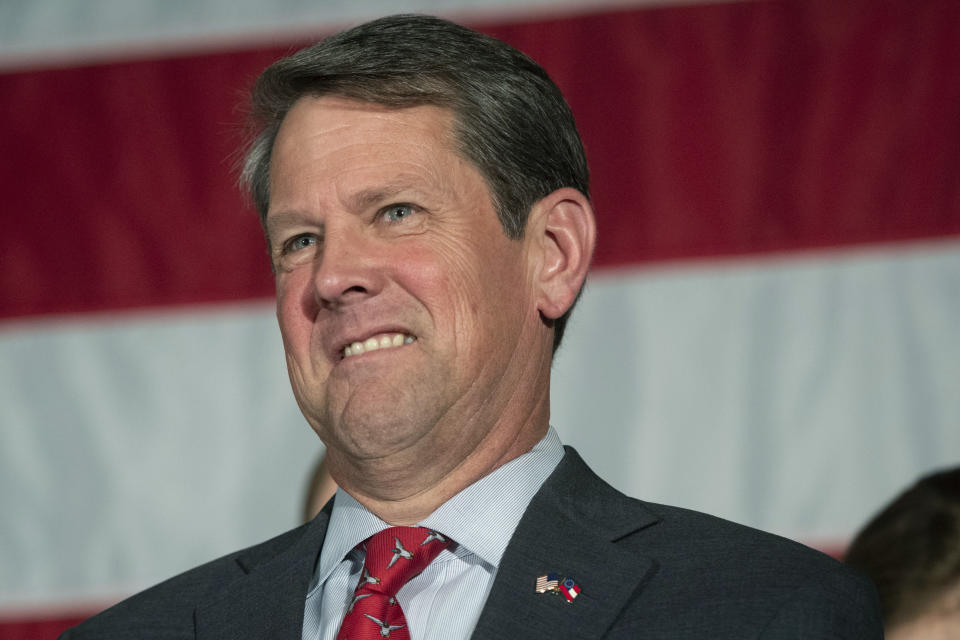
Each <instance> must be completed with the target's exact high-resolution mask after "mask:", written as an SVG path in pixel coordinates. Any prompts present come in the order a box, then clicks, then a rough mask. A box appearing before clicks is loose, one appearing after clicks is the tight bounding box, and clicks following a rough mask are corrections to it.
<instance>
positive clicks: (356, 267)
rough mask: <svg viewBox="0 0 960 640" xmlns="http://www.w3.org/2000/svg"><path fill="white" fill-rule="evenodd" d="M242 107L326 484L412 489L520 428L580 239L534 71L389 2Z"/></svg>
mask: <svg viewBox="0 0 960 640" xmlns="http://www.w3.org/2000/svg"><path fill="white" fill-rule="evenodd" d="M255 106H256V109H257V113H259V115H260V118H261V121H262V125H263V126H264V127H265V129H264V132H263V133H262V134H261V135H260V137H259V138H258V140H257V142H256V143H255V144H254V146H253V147H252V150H251V152H250V155H249V158H248V163H247V179H248V180H249V182H250V184H251V187H252V190H253V194H254V198H255V200H256V201H257V206H258V207H259V209H260V214H261V219H262V221H263V224H264V229H265V231H266V234H267V240H268V243H269V245H270V254H271V259H272V263H273V267H274V270H275V274H276V287H277V316H278V319H279V323H280V329H281V334H282V337H283V341H284V350H285V351H286V357H287V366H288V370H289V374H290V379H291V383H292V386H293V390H294V395H295V396H296V398H297V401H298V403H299V405H300V408H301V410H302V411H303V413H304V415H305V416H306V418H307V420H308V421H309V422H310V424H311V426H313V428H314V430H315V431H317V433H318V434H319V435H320V436H321V438H322V439H323V440H324V442H325V443H326V444H327V452H328V460H329V464H330V470H331V473H332V475H333V476H334V478H336V480H337V482H338V483H339V484H340V485H341V486H343V487H344V489H346V490H347V491H349V492H351V493H352V494H353V495H354V496H355V497H357V498H358V499H361V501H362V500H363V496H364V495H366V496H367V498H369V499H370V500H371V501H373V500H382V501H383V502H384V503H385V504H390V505H395V504H397V503H398V502H400V501H403V500H404V499H406V498H410V497H415V496H422V495H425V493H429V492H431V491H432V492H433V493H431V494H430V495H431V496H433V497H432V498H429V499H424V500H421V501H420V502H421V503H430V502H431V500H433V501H434V502H435V500H434V499H446V498H448V497H449V496H450V495H452V492H455V491H458V490H459V489H462V488H463V487H464V486H467V484H469V483H471V482H473V481H475V480H476V479H477V478H479V477H481V476H483V475H485V474H486V473H489V472H490V471H491V470H492V469H494V468H496V467H497V466H499V465H501V464H503V463H505V462H507V461H508V460H510V459H512V458H513V457H516V456H517V455H520V454H521V453H523V452H525V451H526V450H528V449H529V448H530V447H531V446H533V444H534V443H535V442H536V441H537V440H538V439H539V438H540V437H542V435H543V433H544V432H545V431H546V428H547V423H548V419H549V381H550V365H551V360H552V352H553V349H554V347H555V344H556V342H557V336H558V335H559V333H560V331H559V330H558V331H554V328H553V325H554V323H557V322H558V321H559V320H560V319H561V318H564V317H565V315H566V314H567V313H568V312H569V309H570V308H571V307H572V305H573V304H574V302H575V300H576V297H577V295H578V293H579V291H580V289H581V287H582V284H583V279H584V277H585V275H586V271H587V268H588V267H589V262H590V257H591V255H592V251H593V244H594V235H595V230H594V221H593V214H592V210H591V207H590V202H589V200H588V198H587V196H586V193H585V192H586V169H585V167H584V166H583V154H582V150H581V148H580V144H579V140H578V139H577V136H576V130H575V129H574V128H573V121H572V118H571V117H570V113H569V111H568V109H567V107H566V105H565V104H564V102H563V99H562V97H561V96H560V94H559V92H557V89H556V88H555V87H554V86H553V85H552V83H550V81H549V79H548V78H547V77H546V75H545V74H544V72H543V71H542V70H540V69H539V67H537V66H536V65H535V64H534V63H532V62H531V61H529V60H528V59H527V58H525V57H524V56H522V54H520V53H518V52H516V51H514V50H513V49H511V48H510V47H508V46H507V45H505V44H503V43H500V42H497V41H495V40H492V39H490V38H487V37H485V36H481V35H479V34H476V33H474V32H471V31H469V30H466V29H463V28H462V27H459V26H456V25H453V24H450V23H447V22H443V21H440V20H436V19H434V18H426V17H404V16H400V17H396V18H387V19H384V20H379V21H376V22H374V23H370V24H367V25H363V26H360V27H357V28H356V29H353V30H351V31H348V32H346V33H344V34H340V35H337V36H334V37H333V38H330V39H328V40H325V41H323V42H321V43H319V44H317V45H314V46H313V47H310V48H309V49H306V50H304V51H302V52H300V53H297V54H295V55H294V56H292V57H291V58H288V59H286V60H281V61H280V62H278V63H276V64H275V65H274V66H272V67H271V68H270V69H268V70H267V71H266V72H265V73H264V75H263V76H262V77H261V79H260V81H259V82H258V84H257V89H256V90H255ZM556 130H560V131H561V133H557V132H556ZM560 156H563V157H566V158H567V160H568V161H562V160H560V159H558V158H559V157H560ZM559 324H561V325H562V322H560V323H559ZM561 328H562V327H561ZM374 478H375V479H376V481H374ZM378 487H379V488H378ZM365 504H368V508H371V507H370V505H371V504H373V503H372V502H370V503H365ZM407 504H409V501H408V502H407ZM408 515H409V512H408ZM395 517H397V518H401V517H406V516H395Z"/></svg>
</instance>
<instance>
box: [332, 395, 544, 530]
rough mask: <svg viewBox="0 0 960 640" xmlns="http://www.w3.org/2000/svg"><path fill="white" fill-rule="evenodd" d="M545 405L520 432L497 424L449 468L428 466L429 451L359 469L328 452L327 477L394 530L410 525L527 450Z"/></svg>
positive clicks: (537, 436) (537, 434)
mask: <svg viewBox="0 0 960 640" xmlns="http://www.w3.org/2000/svg"><path fill="white" fill-rule="evenodd" d="M549 402H550V401H549V392H547V393H545V394H544V396H543V397H542V398H541V400H540V402H538V403H536V405H535V406H534V407H532V408H531V410H530V411H529V412H527V415H526V416H524V420H523V421H522V423H521V426H520V428H517V426H516V424H517V423H516V422H512V423H511V422H510V421H509V419H507V420H506V421H503V420H502V421H500V422H498V424H497V425H496V426H495V427H494V428H493V429H490V430H489V431H488V432H487V435H486V436H485V437H484V438H483V439H482V440H481V441H480V443H479V444H478V445H477V446H476V447H474V448H473V450H472V451H470V452H469V453H468V454H467V455H466V456H465V457H463V458H462V459H460V460H459V461H457V462H456V463H455V464H450V465H449V467H448V468H444V467H439V468H437V467H436V466H433V467H431V465H430V464H429V461H432V460H435V459H436V458H435V457H434V456H432V455H431V453H432V452H430V451H426V452H423V451H421V452H410V453H411V454H412V455H410V456H404V458H406V459H404V460H401V461H400V463H399V464H391V463H390V462H389V461H385V460H382V459H381V460H378V461H375V462H376V464H374V465H369V464H368V465H359V466H355V465H352V464H350V461H344V460H340V459H339V458H338V457H337V456H336V452H333V451H328V455H329V456H330V457H329V458H328V461H329V462H330V469H331V473H332V474H333V475H334V477H335V478H338V482H339V484H340V486H341V487H342V488H343V489H344V491H346V492H347V493H349V494H350V495H351V496H353V497H354V498H355V499H356V500H357V502H359V503H360V504H362V505H363V506H364V507H366V508H367V509H368V510H369V511H370V512H371V513H373V514H375V515H376V516H377V517H379V518H380V519H381V520H383V521H385V522H387V523H388V524H391V525H395V526H408V525H413V524H416V523H417V522H420V521H422V520H423V519H425V518H426V517H427V516H429V515H430V514H431V513H433V512H434V511H436V510H437V508H439V507H440V505H442V504H443V503H444V502H446V501H447V500H449V499H450V498H452V497H453V496H455V495H456V494H457V493H459V492H460V491H462V490H463V489H465V488H467V487H468V486H470V485H471V484H473V483H474V482H477V481H478V480H480V479H481V478H483V477H485V476H487V475H489V474H491V473H493V472H494V471H495V470H497V469H498V468H500V467H501V466H503V465H504V464H506V463H508V462H510V461H511V460H513V459H515V458H517V457H519V456H521V455H523V454H525V453H527V452H528V451H530V450H531V449H532V448H533V447H534V445H536V444H537V443H538V442H539V441H540V440H541V439H542V438H543V436H544V435H546V433H547V429H548V427H549ZM511 424H512V425H513V426H512V427H511ZM438 462H440V463H442V462H443V460H439V461H438ZM344 463H346V464H344Z"/></svg>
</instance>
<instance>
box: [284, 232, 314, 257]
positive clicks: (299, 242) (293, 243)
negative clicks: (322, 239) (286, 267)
mask: <svg viewBox="0 0 960 640" xmlns="http://www.w3.org/2000/svg"><path fill="white" fill-rule="evenodd" d="M315 244H317V236H315V235H313V234H311V233H301V234H300V235H298V236H294V237H292V238H291V239H289V240H287V242H286V243H285V244H284V247H283V249H284V252H285V253H295V252H297V251H302V250H303V249H306V248H308V247H312V246H313V245H315Z"/></svg>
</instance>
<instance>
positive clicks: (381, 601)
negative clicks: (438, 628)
mask: <svg viewBox="0 0 960 640" xmlns="http://www.w3.org/2000/svg"><path fill="white" fill-rule="evenodd" d="M448 544H449V542H448V541H447V539H446V538H445V537H444V536H442V535H440V534H439V533H437V532H436V531H431V530H430V529H425V528H423V527H390V528H389V529H384V530H383V531H381V532H380V533H378V534H376V535H373V536H371V537H369V538H367V541H366V542H365V543H364V545H363V546H364V547H365V548H366V552H367V557H366V559H365V560H364V562H363V571H362V572H361V573H360V584H358V585H357V589H356V591H355V592H354V594H353V598H352V600H351V602H350V606H349V608H348V609H347V615H346V616H345V617H344V619H343V624H342V625H340V632H339V633H338V634H337V640H382V639H383V638H391V639H392V640H410V631H409V629H407V619H406V617H404V615H403V609H401V608H400V603H399V602H397V598H396V595H397V591H399V590H400V587H402V586H403V585H405V584H406V583H407V581H409V580H410V579H411V578H413V577H414V576H416V575H417V574H419V573H420V572H421V571H423V570H424V569H425V568H426V567H427V565H428V564H430V563H431V562H432V561H433V559H434V558H436V557H437V554H438V553H440V552H441V551H443V550H444V549H445V548H446V547H447V545H448Z"/></svg>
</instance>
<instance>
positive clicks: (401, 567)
mask: <svg viewBox="0 0 960 640" xmlns="http://www.w3.org/2000/svg"><path fill="white" fill-rule="evenodd" d="M449 544H450V542H449V541H448V540H447V538H446V536H443V535H441V534H439V533H437V532H436V531H431V530H430V529H427V528H425V527H390V528H389V529H384V530H383V531H381V532H380V533H377V534H374V535H372V536H370V537H369V538H367V540H366V542H365V543H364V544H363V547H364V548H365V550H366V558H365V559H364V562H363V573H362V574H361V575H360V584H358V585H357V593H361V592H374V593H381V594H385V595H388V596H394V595H396V593H397V591H399V590H400V587H402V586H403V585H404V584H406V583H407V581H409V580H410V579H411V578H413V577H414V576H416V575H417V574H419V573H420V572H421V571H423V570H424V569H425V568H426V567H427V565H428V564H430V563H431V562H432V561H433V559H434V558H436V557H437V554H439V553H440V552H441V551H443V550H444V549H446V548H447V546H448V545H449Z"/></svg>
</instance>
